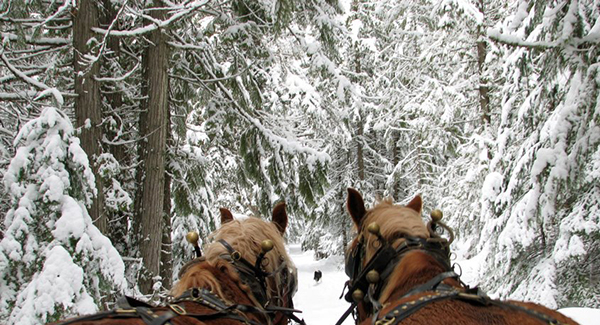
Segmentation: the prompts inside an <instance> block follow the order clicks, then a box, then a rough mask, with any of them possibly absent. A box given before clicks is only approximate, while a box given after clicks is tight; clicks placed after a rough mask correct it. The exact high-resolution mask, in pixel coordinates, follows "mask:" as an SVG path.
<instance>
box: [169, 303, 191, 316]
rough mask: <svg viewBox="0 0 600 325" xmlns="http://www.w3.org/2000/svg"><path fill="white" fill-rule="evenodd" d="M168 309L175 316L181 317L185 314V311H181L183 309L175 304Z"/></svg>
mask: <svg viewBox="0 0 600 325" xmlns="http://www.w3.org/2000/svg"><path fill="white" fill-rule="evenodd" d="M169 308H171V309H172V310H173V311H174V312H175V313H176V314H177V315H182V316H183V315H185V314H187V312H186V311H185V309H183V307H181V306H179V305H177V304H169Z"/></svg>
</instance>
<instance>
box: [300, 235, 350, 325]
mask: <svg viewBox="0 0 600 325" xmlns="http://www.w3.org/2000/svg"><path fill="white" fill-rule="evenodd" d="M288 252H289V254H290V256H291V258H292V260H293V261H294V264H296V267H297V268H298V292H297V293H296V295H295V296H294V307H295V308H296V309H299V310H302V311H303V312H302V313H301V314H298V316H299V317H300V318H304V320H305V321H306V324H307V325H333V324H335V323H336V322H337V320H338V319H339V318H340V317H341V316H342V314H343V313H344V312H345V311H346V309H347V308H348V307H349V306H350V304H349V303H347V302H346V300H344V299H339V297H340V294H341V293H342V288H343V287H344V283H345V282H346V280H347V277H346V274H344V271H342V270H339V269H338V267H340V265H343V261H342V258H341V257H339V256H336V257H332V258H328V259H324V260H319V261H315V259H314V256H313V251H306V252H302V249H301V248H300V244H292V245H289V246H288ZM315 270H321V271H322V272H323V278H322V279H321V282H319V283H315V280H314V279H313V276H314V272H315ZM343 324H344V325H346V324H348V325H351V324H354V321H353V319H352V316H349V317H348V318H347V319H346V321H345V322H344V323H343Z"/></svg>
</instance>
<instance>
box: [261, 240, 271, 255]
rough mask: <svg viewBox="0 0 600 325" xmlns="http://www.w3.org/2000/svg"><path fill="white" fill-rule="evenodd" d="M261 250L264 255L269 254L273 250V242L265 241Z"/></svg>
mask: <svg viewBox="0 0 600 325" xmlns="http://www.w3.org/2000/svg"><path fill="white" fill-rule="evenodd" d="M260 248H261V249H262V251H263V253H267V252H269V251H271V250H272V249H273V242H272V241H271V240H270V239H266V240H263V241H262V243H260Z"/></svg>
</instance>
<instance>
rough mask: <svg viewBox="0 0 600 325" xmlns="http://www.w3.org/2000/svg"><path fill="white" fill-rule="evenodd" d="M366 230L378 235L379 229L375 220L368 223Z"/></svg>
mask: <svg viewBox="0 0 600 325" xmlns="http://www.w3.org/2000/svg"><path fill="white" fill-rule="evenodd" d="M367 231H368V232H370V233H372V234H373V235H377V236H379V231H380V229H379V224H377V222H373V223H370V224H369V225H368V226H367Z"/></svg>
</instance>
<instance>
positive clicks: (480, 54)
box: [477, 0, 491, 125]
mask: <svg viewBox="0 0 600 325" xmlns="http://www.w3.org/2000/svg"><path fill="white" fill-rule="evenodd" d="M478 7H479V11H480V12H481V13H482V14H484V4H483V0H479V2H478ZM484 37H485V31H484V28H483V26H478V27H477V67H478V69H479V107H480V109H481V121H482V123H483V124H484V125H488V124H490V122H491V117H490V108H489V104H490V97H489V94H488V91H489V89H488V85H487V78H486V77H485V58H486V56H487V43H486V42H485V40H484Z"/></svg>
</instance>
